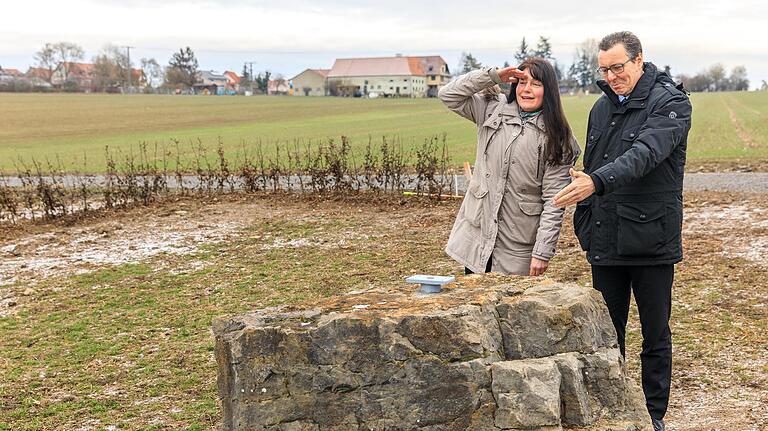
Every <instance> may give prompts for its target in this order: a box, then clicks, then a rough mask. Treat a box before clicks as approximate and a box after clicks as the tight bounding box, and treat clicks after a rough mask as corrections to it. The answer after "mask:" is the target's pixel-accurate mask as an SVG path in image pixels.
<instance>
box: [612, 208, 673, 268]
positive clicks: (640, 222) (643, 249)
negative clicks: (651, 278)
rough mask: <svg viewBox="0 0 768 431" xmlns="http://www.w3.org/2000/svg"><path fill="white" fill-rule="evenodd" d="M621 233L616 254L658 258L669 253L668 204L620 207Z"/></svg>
mask: <svg viewBox="0 0 768 431" xmlns="http://www.w3.org/2000/svg"><path fill="white" fill-rule="evenodd" d="M616 213H617V215H618V216H619V217H618V234H617V244H616V252H617V254H618V255H619V256H626V257H656V256H661V255H663V254H665V253H666V252H667V250H666V244H667V242H668V241H667V240H668V238H667V235H666V234H665V232H666V229H665V224H666V217H665V215H666V205H665V204H664V202H637V203H635V202H632V203H629V202H625V203H617V204H616Z"/></svg>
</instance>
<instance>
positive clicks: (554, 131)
mask: <svg viewBox="0 0 768 431" xmlns="http://www.w3.org/2000/svg"><path fill="white" fill-rule="evenodd" d="M517 68H518V69H520V70H529V71H530V73H531V76H532V77H533V79H535V80H537V81H541V83H542V84H543V85H544V103H543V104H542V105H541V110H542V112H541V113H542V115H543V116H544V128H545V129H546V135H547V145H546V147H545V149H544V154H545V155H546V160H547V163H548V164H549V165H550V166H555V165H563V164H571V163H572V162H573V157H574V154H573V148H572V147H571V135H572V134H573V132H571V126H569V125H568V120H567V119H566V118H565V113H564V112H563V104H562V103H561V102H560V87H559V86H558V84H557V74H556V73H555V68H554V67H552V65H551V64H550V63H549V62H548V61H547V60H545V59H543V58H538V57H532V58H528V59H526V60H525V61H523V62H522V63H521V64H520V65H519V66H517ZM507 99H508V100H509V102H510V103H511V102H512V101H513V100H517V83H514V84H512V86H511V87H510V89H509V97H508V98H507Z"/></svg>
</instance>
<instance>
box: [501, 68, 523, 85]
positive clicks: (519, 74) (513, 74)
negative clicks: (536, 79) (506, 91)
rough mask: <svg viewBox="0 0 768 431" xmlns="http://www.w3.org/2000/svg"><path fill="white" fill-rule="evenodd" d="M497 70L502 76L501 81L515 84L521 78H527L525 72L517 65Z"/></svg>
mask: <svg viewBox="0 0 768 431" xmlns="http://www.w3.org/2000/svg"><path fill="white" fill-rule="evenodd" d="M496 72H497V73H498V74H499V78H501V82H504V83H507V82H508V83H510V84H514V83H515V82H517V80H518V79H520V78H525V72H523V71H522V70H518V69H517V68H516V67H512V66H510V67H505V68H503V69H497V70H496Z"/></svg>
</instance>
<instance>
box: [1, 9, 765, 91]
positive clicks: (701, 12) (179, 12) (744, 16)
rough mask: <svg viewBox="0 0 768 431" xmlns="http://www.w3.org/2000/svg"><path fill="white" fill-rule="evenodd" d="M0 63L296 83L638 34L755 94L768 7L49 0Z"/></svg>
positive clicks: (15, 29) (690, 66)
mask: <svg viewBox="0 0 768 431" xmlns="http://www.w3.org/2000/svg"><path fill="white" fill-rule="evenodd" d="M2 16H3V18H4V19H3V20H2V21H3V25H2V27H0V65H3V66H6V65H7V66H6V67H19V68H22V69H24V68H26V67H27V66H29V65H30V64H31V63H33V62H34V60H33V57H34V52H35V51H37V50H38V49H39V48H40V47H41V46H42V45H43V44H44V43H45V42H57V41H70V42H74V43H77V44H79V45H81V46H83V47H84V48H85V50H86V52H87V58H90V57H91V56H93V55H95V54H96V53H98V51H99V50H100V49H101V48H102V47H103V46H104V45H105V44H107V43H112V44H115V45H129V46H132V47H134V51H132V57H133V56H135V58H137V59H138V58H140V57H155V58H157V59H158V61H159V62H160V63H161V64H164V63H166V62H167V60H168V58H169V57H170V55H171V53H172V52H173V51H175V50H177V49H178V48H179V47H182V46H191V47H192V48H193V49H194V50H195V52H196V53H197V54H198V59H199V61H200V65H201V67H202V68H206V69H218V70H222V69H234V70H240V69H241V68H242V63H243V62H244V61H254V60H255V61H257V62H258V65H259V68H260V69H271V70H274V71H277V72H282V73H283V74H285V75H286V76H291V75H293V74H295V73H298V72H300V71H301V70H303V69H304V68H306V67H330V66H331V65H332V63H333V60H334V58H336V57H337V56H350V55H354V56H367V55H392V54H394V53H404V54H427V53H429V54H433V53H434V54H439V55H443V57H444V58H445V59H446V61H448V62H449V65H452V66H453V65H455V64H456V63H457V61H458V56H459V53H460V52H461V51H470V52H473V53H475V54H476V55H477V56H478V57H479V59H480V60H481V61H483V62H485V63H487V64H501V63H503V61H504V60H511V59H512V56H513V53H514V51H515V50H516V48H517V46H518V45H519V43H520V39H521V38H522V37H526V38H527V40H528V41H529V42H533V43H535V40H536V39H537V38H538V36H539V35H544V36H548V37H549V38H550V41H551V42H552V44H553V50H554V54H555V56H556V57H557V58H558V59H559V60H560V62H561V63H565V64H569V63H570V62H571V61H572V56H573V50H574V47H575V46H576V45H577V44H579V43H581V42H582V41H583V40H585V39H587V38H600V37H601V36H603V35H604V34H607V33H610V32H612V31H616V30H625V29H627V30H631V31H633V32H635V34H637V35H638V36H639V37H640V39H641V40H642V41H643V46H644V51H645V54H646V58H647V59H649V60H651V61H654V62H656V63H658V64H659V65H664V64H669V65H671V66H672V68H673V73H681V72H685V73H695V72H698V71H700V70H702V69H704V68H706V67H708V66H710V65H712V64H714V63H716V62H722V63H723V64H725V66H726V67H727V68H729V69H730V68H732V67H733V66H736V65H740V64H743V65H745V66H746V67H747V70H748V71H749V74H750V79H751V81H752V84H753V86H754V85H757V84H759V81H760V80H761V79H768V53H767V51H766V49H765V45H764V44H765V39H766V37H765V35H766V29H765V25H766V18H765V17H766V16H768V2H765V1H763V0H740V1H739V0H737V1H734V2H731V3H727V2H722V1H712V0H704V1H694V0H680V1H678V2H669V1H668V0H665V1H661V0H645V1H643V2H637V3H628V2H614V3H610V2H605V1H600V2H593V1H586V2H570V1H568V2H566V1H562V0H560V1H550V2H539V3H530V4H522V3H514V2H508V1H506V2H502V1H495V0H487V1H485V2H471V1H456V0H443V1H440V2H417V1H413V0H411V1H406V0H390V1H388V2H373V1H366V0H363V1H360V0H357V1H351V0H337V1H334V0H325V1H320V0H314V1H309V0H296V1H292V2H284V3H278V2H266V1H259V0H245V1H238V2H231V1H224V0H207V1H205V0H186V1H176V0H171V1H168V0H166V1H157V0H156V1H148V0H100V1H96V0H69V1H67V2H62V1H58V0H55V1H54V0H38V1H36V2H34V3H29V2H17V1H14V2H9V3H8V4H4V5H3V11H2Z"/></svg>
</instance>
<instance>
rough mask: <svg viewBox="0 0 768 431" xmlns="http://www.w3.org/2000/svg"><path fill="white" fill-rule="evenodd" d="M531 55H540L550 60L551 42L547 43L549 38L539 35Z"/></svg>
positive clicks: (551, 58)
mask: <svg viewBox="0 0 768 431" xmlns="http://www.w3.org/2000/svg"><path fill="white" fill-rule="evenodd" d="M532 57H541V58H544V59H547V60H550V61H552V60H553V57H552V44H551V43H549V38H548V37H544V36H539V43H538V44H536V49H534V50H533V55H532Z"/></svg>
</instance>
